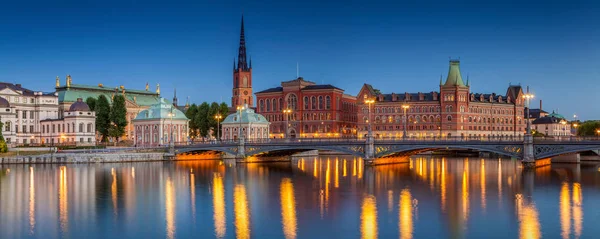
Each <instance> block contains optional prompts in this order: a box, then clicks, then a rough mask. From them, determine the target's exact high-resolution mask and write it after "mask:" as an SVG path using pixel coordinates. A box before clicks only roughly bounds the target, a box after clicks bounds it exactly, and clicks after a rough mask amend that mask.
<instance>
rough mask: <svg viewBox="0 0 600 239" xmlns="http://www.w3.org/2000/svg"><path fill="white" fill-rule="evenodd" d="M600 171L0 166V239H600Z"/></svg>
mask: <svg viewBox="0 0 600 239" xmlns="http://www.w3.org/2000/svg"><path fill="white" fill-rule="evenodd" d="M598 221H600V171H599V168H598V166H597V165H592V166H585V165H581V166H579V165H553V166H547V167H544V168H538V169H537V170H535V171H530V172H523V171H522V169H521V168H520V164H519V163H518V162H517V161H513V160H499V159H480V158H428V157H415V158H412V159H411V162H410V163H405V164H396V165H387V166H376V167H363V166H362V161H361V160H360V159H356V158H352V157H349V156H321V157H318V158H316V159H315V158H304V159H301V160H298V161H295V162H294V163H292V164H290V163H270V164H245V165H237V166H230V165H224V164H222V163H221V162H219V161H180V162H155V163H128V164H97V165H64V166H61V165H3V166H1V167H0V238H215V237H217V238H540V237H545V238H595V237H596V236H597V235H598V234H599V233H600V227H599V226H598V225H597V222H598Z"/></svg>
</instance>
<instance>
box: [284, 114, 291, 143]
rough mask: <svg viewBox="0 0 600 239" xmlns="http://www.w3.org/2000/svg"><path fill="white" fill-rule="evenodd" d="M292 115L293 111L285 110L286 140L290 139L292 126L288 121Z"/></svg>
mask: <svg viewBox="0 0 600 239" xmlns="http://www.w3.org/2000/svg"><path fill="white" fill-rule="evenodd" d="M291 113H292V110H291V109H285V110H283V115H284V116H285V138H286V139H287V138H288V131H289V128H288V127H289V126H290V125H289V123H288V120H289V115H290V114H291Z"/></svg>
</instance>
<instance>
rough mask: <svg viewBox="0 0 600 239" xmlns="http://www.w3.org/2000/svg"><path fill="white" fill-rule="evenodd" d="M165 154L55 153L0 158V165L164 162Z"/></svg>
mask: <svg viewBox="0 0 600 239" xmlns="http://www.w3.org/2000/svg"><path fill="white" fill-rule="evenodd" d="M165 156H166V153H103V154H100V153H98V154H94V153H55V154H42V155H31V156H11V157H0V164H47V163H60V164H64V163H122V162H148V161H163V160H166V157H165Z"/></svg>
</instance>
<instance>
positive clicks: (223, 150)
mask: <svg viewBox="0 0 600 239" xmlns="http://www.w3.org/2000/svg"><path fill="white" fill-rule="evenodd" d="M208 151H216V152H221V153H228V154H232V155H236V154H237V148H235V147H218V146H215V147H189V148H187V147H186V148H178V149H176V150H175V154H183V153H192V152H208Z"/></svg>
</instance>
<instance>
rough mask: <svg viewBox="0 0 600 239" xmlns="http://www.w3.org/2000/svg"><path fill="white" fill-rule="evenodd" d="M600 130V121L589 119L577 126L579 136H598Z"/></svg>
mask: <svg viewBox="0 0 600 239" xmlns="http://www.w3.org/2000/svg"><path fill="white" fill-rule="evenodd" d="M598 130H600V121H598V120H588V121H585V122H583V123H582V124H580V125H579V126H578V127H577V136H597V135H599V134H598Z"/></svg>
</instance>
